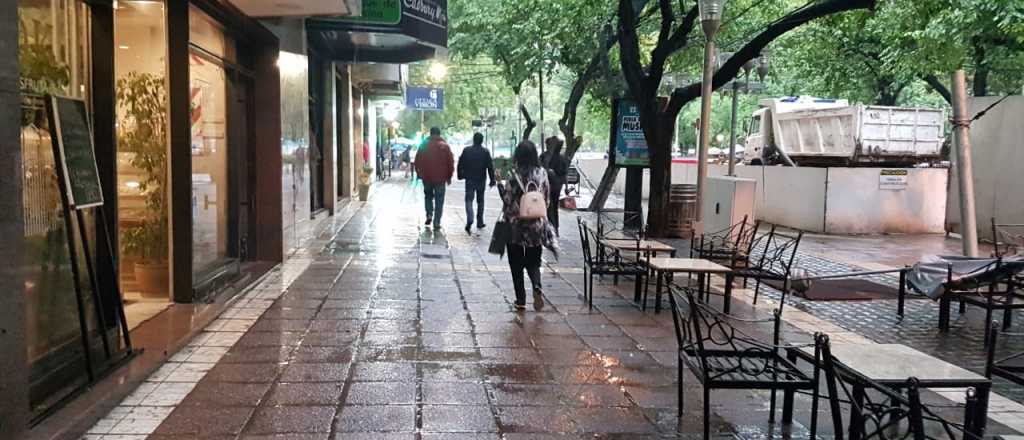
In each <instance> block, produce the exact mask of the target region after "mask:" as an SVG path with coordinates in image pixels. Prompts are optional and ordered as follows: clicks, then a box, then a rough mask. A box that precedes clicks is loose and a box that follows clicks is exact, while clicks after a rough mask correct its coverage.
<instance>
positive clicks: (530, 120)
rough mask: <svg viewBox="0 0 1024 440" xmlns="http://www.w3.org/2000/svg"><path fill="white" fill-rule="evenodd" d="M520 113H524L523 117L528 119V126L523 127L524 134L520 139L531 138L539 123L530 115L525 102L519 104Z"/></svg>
mask: <svg viewBox="0 0 1024 440" xmlns="http://www.w3.org/2000/svg"><path fill="white" fill-rule="evenodd" d="M519 113H522V114H523V119H524V120H526V128H523V136H522V137H521V138H520V140H522V141H525V140H527V139H529V138H530V134H531V133H533V129H534V127H536V126H537V123H536V122H534V121H533V118H531V117H530V111H529V110H527V109H526V105H525V104H519Z"/></svg>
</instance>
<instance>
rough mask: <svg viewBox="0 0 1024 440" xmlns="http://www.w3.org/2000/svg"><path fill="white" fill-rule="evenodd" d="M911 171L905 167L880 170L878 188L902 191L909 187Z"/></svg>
mask: <svg viewBox="0 0 1024 440" xmlns="http://www.w3.org/2000/svg"><path fill="white" fill-rule="evenodd" d="M909 174H910V173H909V172H908V171H907V170H905V169H893V170H881V171H879V172H878V189H881V190H889V191H902V190H905V189H907V183H908V177H909Z"/></svg>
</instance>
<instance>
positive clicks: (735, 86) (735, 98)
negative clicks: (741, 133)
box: [728, 60, 758, 176]
mask: <svg viewBox="0 0 1024 440" xmlns="http://www.w3.org/2000/svg"><path fill="white" fill-rule="evenodd" d="M757 62H758V60H749V61H747V62H745V63H743V74H744V75H745V77H746V87H745V88H746V89H747V93H750V71H751V70H753V69H754V66H756V65H757ZM739 96H740V83H739V82H738V81H736V79H735V78H734V79H733V80H732V117H731V119H730V120H729V173H728V175H730V176H735V175H736V107H738V103H739Z"/></svg>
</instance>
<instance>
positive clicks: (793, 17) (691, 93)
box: [666, 0, 875, 117]
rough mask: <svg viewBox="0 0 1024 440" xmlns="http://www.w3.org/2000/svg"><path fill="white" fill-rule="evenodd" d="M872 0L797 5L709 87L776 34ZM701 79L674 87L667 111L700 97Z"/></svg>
mask: <svg viewBox="0 0 1024 440" xmlns="http://www.w3.org/2000/svg"><path fill="white" fill-rule="evenodd" d="M874 7H875V0H827V1H823V2H820V3H814V4H812V5H811V6H808V7H805V8H800V9H798V10H796V11H793V12H791V13H789V14H788V15H786V16H785V17H783V18H781V19H780V20H778V21H776V22H774V23H772V24H771V25H769V26H768V27H767V28H765V30H764V31H762V32H761V33H760V34H758V35H757V36H755V37H754V38H753V39H752V40H750V42H748V43H747V44H746V45H744V46H743V47H742V48H740V50H739V51H737V52H736V53H735V54H733V56H732V57H731V58H729V60H728V61H726V62H725V64H723V65H722V67H721V68H720V69H719V70H718V72H717V73H715V76H714V80H713V81H712V89H713V90H716V89H718V88H720V87H722V85H724V84H725V83H727V82H729V81H730V80H732V79H733V78H735V77H736V75H738V74H739V72H740V70H741V69H742V68H743V64H744V63H746V62H747V61H750V60H752V59H754V58H756V57H757V56H758V55H760V53H761V50H763V49H764V48H765V47H767V46H768V45H769V44H770V43H771V42H772V41H774V40H775V39H776V38H778V37H779V36H781V35H783V34H785V33H786V32H789V31H791V30H793V29H796V28H798V27H800V26H802V25H804V24H806V23H808V22H810V21H812V20H814V19H816V18H820V17H824V16H828V15H832V14H837V13H840V12H846V11H852V10H856V9H873V8H874ZM700 94H701V83H694V84H690V85H689V86H686V87H683V88H680V89H676V90H675V91H674V92H672V99H671V101H670V102H669V105H668V108H667V109H666V112H667V113H668V115H666V116H672V117H675V115H678V114H679V111H680V110H682V108H683V106H684V105H686V104H687V103H689V102H690V101H693V100H694V99H697V98H699V97H700Z"/></svg>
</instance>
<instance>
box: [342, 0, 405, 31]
mask: <svg viewBox="0 0 1024 440" xmlns="http://www.w3.org/2000/svg"><path fill="white" fill-rule="evenodd" d="M344 20H345V21H351V22H356V23H367V24H383V25H391V26H394V25H397V24H398V23H399V22H401V21H402V0H363V13H362V15H360V16H358V17H346V18H344Z"/></svg>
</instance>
